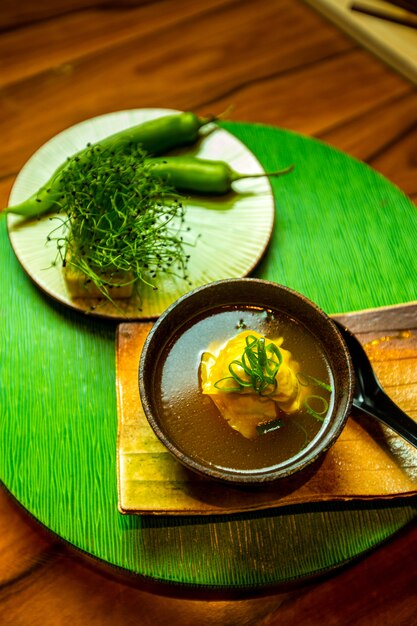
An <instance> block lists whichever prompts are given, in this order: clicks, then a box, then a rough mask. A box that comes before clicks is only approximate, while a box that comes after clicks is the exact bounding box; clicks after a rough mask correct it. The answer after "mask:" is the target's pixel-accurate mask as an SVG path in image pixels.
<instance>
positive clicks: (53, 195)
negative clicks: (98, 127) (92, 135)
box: [0, 112, 214, 217]
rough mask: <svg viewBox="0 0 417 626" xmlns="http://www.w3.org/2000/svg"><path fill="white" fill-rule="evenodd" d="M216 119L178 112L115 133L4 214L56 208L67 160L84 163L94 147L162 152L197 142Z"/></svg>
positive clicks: (26, 214)
mask: <svg viewBox="0 0 417 626" xmlns="http://www.w3.org/2000/svg"><path fill="white" fill-rule="evenodd" d="M213 119H214V118H213V117H198V116H197V115H196V114H195V113H191V112H185V113H174V114H172V115H166V116H163V117H158V118H156V119H154V120H149V121H148V122H143V123H142V124H138V125H137V126H133V127H132V128H127V129H125V130H121V131H119V132H117V133H114V134H113V135H110V136H108V137H106V138H105V139H101V140H100V141H99V142H98V143H97V144H94V145H93V146H91V145H89V146H87V147H86V148H85V149H83V150H81V151H80V152H78V153H76V154H75V155H73V156H72V157H70V158H69V159H68V160H67V161H66V162H65V163H63V164H61V165H60V166H59V167H58V169H57V170H55V172H54V173H53V174H52V176H51V178H50V179H49V180H48V182H47V183H45V185H43V186H42V187H41V188H40V189H39V190H38V191H37V192H36V193H34V194H33V195H32V196H30V197H29V198H27V199H26V200H24V201H23V202H21V203H20V204H17V205H14V206H11V207H7V208H5V209H3V211H2V212H1V213H0V215H1V214H2V213H4V214H6V213H16V214H17V215H22V216H24V217H34V216H37V215H41V214H42V213H46V212H47V211H50V210H52V209H54V208H55V207H56V205H57V203H58V202H59V201H60V199H61V197H62V192H61V190H60V180H61V174H62V172H63V171H64V170H65V167H66V165H67V163H68V162H69V161H73V160H74V159H75V160H77V161H80V164H82V162H83V161H84V160H86V159H88V158H89V157H88V154H89V152H90V151H91V149H97V150H101V149H103V150H109V149H110V150H114V151H115V152H118V153H120V152H125V151H128V150H129V148H130V147H131V145H132V144H134V145H137V146H140V147H141V148H142V149H143V150H144V151H145V152H147V153H148V154H161V153H163V152H165V151H166V150H170V149H172V148H177V147H180V146H184V145H188V144H192V143H194V142H195V141H196V140H197V138H198V136H199V131H200V128H202V126H204V125H206V124H208V123H209V122H211V121H213Z"/></svg>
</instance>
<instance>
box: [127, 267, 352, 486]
mask: <svg viewBox="0 0 417 626" xmlns="http://www.w3.org/2000/svg"><path fill="white" fill-rule="evenodd" d="M249 283H250V284H253V285H259V286H260V287H263V288H271V289H273V290H278V291H279V292H280V293H281V294H287V295H291V297H294V298H296V299H297V300H301V301H302V302H303V306H305V307H307V308H309V309H312V310H314V311H315V313H316V315H318V316H319V317H320V318H321V319H322V321H323V322H324V323H325V324H326V325H327V327H328V328H329V331H330V332H331V334H332V337H333V339H334V340H335V341H336V342H337V346H338V348H337V349H338V353H339V355H340V356H342V358H343V363H344V366H345V377H346V379H345V383H346V384H345V385H344V389H343V393H342V398H341V399H340V402H339V404H340V405H341V406H340V407H339V410H338V412H337V414H336V416H335V415H333V414H332V417H331V418H330V419H326V420H325V422H324V425H323V427H321V428H320V429H319V431H318V433H317V434H316V435H315V437H314V438H313V439H312V441H310V442H309V443H308V444H307V446H306V447H305V448H303V449H302V450H300V451H299V452H298V453H297V454H296V455H293V456H292V457H290V458H289V459H286V460H285V461H283V462H281V463H279V464H277V465H275V466H269V467H265V468H259V469H255V470H234V471H233V470H232V469H231V468H220V467H217V466H215V465H209V464H204V463H203V462H199V461H198V460H197V459H196V458H194V457H193V456H190V455H188V454H187V453H186V452H185V451H183V450H181V449H180V448H179V446H177V445H176V444H175V443H174V442H173V441H172V440H171V439H170V438H169V436H168V435H167V434H166V433H165V431H164V430H163V428H161V426H160V423H159V421H158V419H157V418H156V416H155V415H154V411H153V408H152V402H151V400H152V394H151V393H150V390H149V389H148V386H147V385H146V383H145V377H146V372H147V371H148V369H149V368H150V367H152V368H153V369H155V367H156V366H155V364H150V363H149V362H148V359H149V356H148V355H149V354H151V353H152V348H153V345H154V344H155V342H158V339H159V335H160V334H161V333H163V331H164V326H165V325H167V324H168V322H169V320H170V319H171V317H172V315H173V312H176V311H178V310H179V309H180V308H181V306H182V305H183V304H184V303H186V302H189V301H191V300H192V299H198V298H199V296H200V294H202V293H205V292H212V291H215V290H216V289H218V288H219V287H220V288H221V287H222V286H232V285H244V284H246V285H247V284H249ZM244 300H245V297H242V301H241V302H238V301H234V302H233V303H232V302H231V303H228V302H225V303H224V306H233V305H236V304H238V305H242V306H245V302H244ZM222 304H223V303H222V302H221V301H220V302H218V303H216V304H215V305H211V304H206V305H204V304H201V305H199V306H198V307H197V308H196V310H195V313H194V315H193V316H191V317H190V318H188V319H186V320H184V321H183V322H182V323H181V324H177V325H175V330H174V331H173V332H171V333H169V338H170V337H172V336H173V334H174V332H175V331H177V332H178V331H179V332H181V328H182V327H184V326H185V325H186V324H188V323H189V322H190V320H192V319H193V317H198V316H200V315H201V314H202V313H204V312H205V311H207V310H210V309H212V308H217V307H219V306H222ZM254 304H255V302H251V301H250V299H249V302H246V305H247V306H251V305H254ZM261 306H262V303H261ZM264 306H267V305H264ZM268 306H269V305H268ZM270 308H273V307H272V306H271V307H270ZM277 308H279V307H277ZM283 311H284V312H285V309H283ZM287 314H288V313H287ZM293 317H294V318H295V319H297V316H296V315H293ZM167 320H168V322H167ZM298 321H299V322H300V323H302V324H303V325H304V326H306V324H305V323H304V322H303V321H302V320H298ZM307 330H309V329H307ZM310 332H312V334H313V335H314V336H315V337H316V338H317V339H318V340H319V341H321V339H320V338H319V337H317V335H316V334H315V333H314V332H313V331H311V330H310ZM169 338H167V337H165V339H164V341H163V342H161V343H162V345H160V346H159V349H158V352H159V353H161V352H162V350H163V348H164V347H165V345H166V344H167V342H168V341H169ZM324 348H325V346H324V344H323V349H324ZM324 351H325V354H326V356H327V360H328V361H331V359H330V358H329V355H328V351H327V350H325V349H324ZM332 364H333V363H332V362H329V367H330V368H331V370H332V376H333V378H334V379H335V372H334V367H332ZM138 383H139V395H140V402H141V404H142V407H143V411H144V413H145V416H146V418H147V420H148V423H149V425H150V427H151V428H152V430H153V432H154V433H155V435H156V436H157V438H158V439H159V440H160V441H161V442H162V444H163V445H164V446H165V447H166V449H167V450H168V451H169V452H170V453H171V454H172V455H173V456H174V457H175V458H176V459H177V461H179V462H180V463H181V464H182V465H184V466H185V467H187V468H188V469H190V470H192V471H194V472H196V473H197V474H200V475H202V476H205V477H206V478H207V477H209V478H211V479H215V480H218V481H220V482H223V483H229V484H235V485H239V484H240V485H248V486H250V485H259V484H268V483H271V482H276V481H277V480H279V479H281V478H286V477H288V476H290V475H292V474H295V473H297V474H298V473H299V472H300V471H301V470H303V469H304V468H306V467H307V466H310V465H312V464H313V463H314V462H315V461H316V460H317V459H318V458H319V457H321V456H322V455H323V454H324V453H325V452H326V451H327V450H328V449H329V448H330V447H331V446H332V445H333V444H334V443H335V441H336V440H337V439H338V437H339V435H340V433H341V432H342V430H343V428H344V426H345V423H346V421H347V419H348V416H349V412H350V408H351V406H352V401H353V396H354V389H355V374H354V369H353V364H352V360H351V356H350V352H349V350H348V348H347V345H346V342H345V341H344V339H343V337H342V335H341V333H340V331H339V330H338V328H337V326H336V324H335V323H334V321H333V320H332V319H331V317H330V316H329V315H327V313H325V312H324V311H323V310H322V309H321V308H320V307H319V306H318V305H317V304H316V303H315V302H313V301H312V300H310V299H309V298H308V297H307V296H305V295H304V294H302V293H300V292H298V291H296V290H294V289H292V288H290V287H287V286H285V285H282V284H280V283H277V282H272V281H268V280H264V279H259V278H252V277H244V278H227V279H222V280H218V281H214V282H211V283H207V284H206V285H202V286H199V287H196V288H195V289H192V290H191V291H189V292H187V293H186V294H184V295H182V296H181V297H180V298H178V299H177V300H176V301H175V302H173V303H172V304H171V305H170V306H169V307H168V308H167V309H166V310H165V311H164V312H163V313H162V314H161V315H160V317H159V318H158V319H157V320H156V321H155V323H154V325H153V326H152V328H151V330H150V331H149V333H148V335H147V337H146V339H145V342H144V345H143V348H142V352H141V356H140V360H139V368H138ZM333 410H334V409H333ZM336 418H337V419H336Z"/></svg>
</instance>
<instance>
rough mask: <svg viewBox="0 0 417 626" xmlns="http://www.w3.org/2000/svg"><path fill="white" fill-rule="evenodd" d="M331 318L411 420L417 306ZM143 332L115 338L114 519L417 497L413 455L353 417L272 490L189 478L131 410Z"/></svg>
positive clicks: (415, 394) (143, 326)
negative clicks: (316, 459)
mask: <svg viewBox="0 0 417 626" xmlns="http://www.w3.org/2000/svg"><path fill="white" fill-rule="evenodd" d="M334 317H336V318H338V319H339V320H341V321H343V322H344V323H345V324H346V326H348V327H349V328H350V329H351V330H352V331H353V332H355V333H356V334H357V335H358V337H359V339H360V340H361V342H362V343H363V345H364V347H365V349H366V351H367V353H368V355H369V357H370V359H371V361H372V363H373V366H374V369H375V371H376V373H377V375H378V377H379V379H380V381H381V383H382V384H383V386H384V387H385V389H386V391H387V392H388V394H389V395H390V396H391V398H392V399H393V400H394V401H395V402H396V403H397V404H398V405H399V406H400V407H401V408H402V409H403V410H404V411H406V412H407V413H408V414H409V415H410V416H412V417H413V418H415V419H416V420H417V304H410V305H401V306H395V307H387V308H382V309H374V310H367V311H362V312H359V313H350V314H346V315H338V316H334ZM151 327H152V324H151V323H125V324H121V325H119V327H118V329H117V350H116V364H117V375H116V377H117V399H118V417H119V427H118V446H117V456H118V495H119V500H118V504H119V510H120V511H121V512H122V513H141V514H171V515H175V514H181V515H184V514H187V515H202V514H220V513H237V512H243V511H251V510H257V509H268V508H272V507H279V506H284V505H293V504H304V503H311V502H325V501H339V500H352V499H361V500H362V499H368V500H369V499H374V498H395V497H399V496H401V497H404V496H411V495H416V494H417V450H416V449H414V448H413V446H411V445H410V444H408V443H407V442H405V441H404V440H403V439H402V438H401V437H399V436H397V435H396V434H395V433H393V432H392V431H391V430H390V429H389V428H387V427H385V426H383V425H382V424H380V423H379V422H377V421H376V420H372V419H370V418H367V417H366V416H364V415H363V414H360V413H359V412H357V411H356V412H355V411H352V414H351V416H350V418H349V419H348V422H347V424H346V427H345V428H344V430H343V432H342V434H341V436H340V438H339V439H338V441H337V442H336V444H335V445H334V446H333V447H332V448H331V449H330V450H329V452H328V453H327V454H326V455H325V457H324V459H323V461H322V462H321V464H319V465H318V466H317V465H314V466H312V467H311V468H309V469H307V470H305V471H304V472H302V473H301V474H300V475H297V476H295V477H291V478H288V479H285V480H282V481H280V482H279V483H278V484H277V485H274V486H269V487H263V488H257V489H256V490H254V489H251V490H248V489H245V490H242V489H239V488H236V487H229V486H227V485H223V484H219V483H215V482H213V481H210V480H206V479H204V478H201V477H199V476H197V475H196V474H194V473H193V472H190V471H189V470H187V469H186V468H184V467H183V466H182V465H181V464H179V463H178V462H177V461H176V460H175V459H174V458H173V457H172V456H171V454H170V453H169V452H168V451H167V450H166V449H165V447H164V446H163V445H162V444H161V443H160V441H159V440H158V439H157V437H156V436H155V435H154V433H153V431H152V430H151V428H150V426H149V424H148V422H147V420H146V417H145V415H144V412H143V410H142V406H141V403H140V398H139V391H138V383H137V381H138V363H139V358H140V353H141V350H142V346H143V343H144V341H145V338H146V336H147V334H148V332H149V330H150V328H151Z"/></svg>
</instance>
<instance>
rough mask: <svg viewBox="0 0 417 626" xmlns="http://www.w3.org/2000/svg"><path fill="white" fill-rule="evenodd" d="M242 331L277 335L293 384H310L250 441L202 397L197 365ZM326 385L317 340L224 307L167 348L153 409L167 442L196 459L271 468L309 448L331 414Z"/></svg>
mask: <svg viewBox="0 0 417 626" xmlns="http://www.w3.org/2000/svg"><path fill="white" fill-rule="evenodd" d="M243 330H251V331H255V332H256V333H259V334H260V335H262V336H264V337H267V338H268V339H270V340H274V339H277V338H283V342H282V348H285V350H288V351H290V352H291V355H292V357H293V359H294V360H295V361H296V362H297V363H298V365H299V372H298V373H297V377H298V380H299V381H300V383H302V385H303V386H305V387H308V395H307V396H306V402H303V403H302V405H301V406H300V408H299V409H298V410H296V411H295V412H291V413H285V412H284V411H281V410H280V408H277V416H276V419H275V420H273V421H271V422H270V423H269V424H270V425H269V426H268V423H266V424H261V425H260V428H258V429H257V433H256V436H255V437H253V436H250V437H248V436H243V435H242V434H241V432H239V431H238V430H236V429H235V428H232V427H231V426H230V424H229V423H228V421H227V420H226V419H225V418H224V416H223V415H222V414H221V412H220V411H219V409H218V408H217V406H216V404H215V403H214V402H213V400H212V398H211V397H210V395H207V394H203V393H202V380H201V363H202V359H203V360H204V355H205V354H206V352H207V350H209V349H210V348H211V347H212V346H221V345H223V344H226V343H227V342H228V341H230V340H231V339H232V338H233V337H237V336H238V335H239V333H242V331H243ZM317 382H320V383H324V385H325V387H323V386H322V385H318V384H317ZM330 388H333V380H332V376H331V372H330V368H329V365H328V363H327V360H326V357H325V354H324V353H323V350H322V348H321V346H320V342H319V341H318V340H317V338H315V337H314V336H313V335H312V334H311V333H310V332H309V331H308V330H307V329H306V328H305V327H304V326H303V325H302V324H300V323H299V322H297V321H295V320H294V319H292V318H290V317H289V316H287V315H286V314H283V313H282V312H279V311H273V310H270V309H268V310H265V309H261V308H256V307H245V308H242V307H222V308H219V309H212V310H210V311H208V312H207V313H206V314H204V315H202V316H201V317H196V318H194V319H192V320H191V321H190V322H189V323H186V324H185V325H184V326H183V328H182V329H181V332H180V333H178V335H177V336H175V337H174V338H173V339H172V340H171V341H170V343H169V344H168V345H167V346H166V347H165V349H164V351H163V353H162V355H161V358H160V360H159V363H158V365H157V370H156V403H157V411H158V414H159V419H160V420H161V421H163V423H164V428H165V429H166V431H167V433H168V435H169V437H170V439H171V440H172V441H173V443H174V444H175V445H176V447H177V448H178V449H179V450H181V451H183V452H184V453H186V454H189V455H191V456H193V457H194V458H195V459H197V460H199V461H202V462H203V463H205V464H207V463H209V464H210V465H213V466H215V467H217V468H224V469H229V470H230V469H232V470H233V469H235V470H245V471H248V470H249V471H254V472H256V471H259V470H265V469H266V468H273V467H276V466H278V465H280V464H282V463H283V462H285V461H287V460H288V459H290V458H292V457H294V456H295V455H296V454H297V453H299V452H300V451H301V450H303V449H304V448H305V447H306V446H308V444H309V443H310V442H311V441H312V440H313V439H314V438H315V436H316V435H317V434H318V432H319V431H320V429H321V428H322V426H323V423H324V422H325V421H326V415H327V414H329V413H330V411H331V408H332V395H333V394H332V392H331V390H329V389H330ZM254 393H255V392H254ZM228 395H229V397H230V393H229V394H228ZM233 395H235V396H237V395H239V394H237V393H234V394H233ZM255 395H256V393H255ZM265 426H266V428H265Z"/></svg>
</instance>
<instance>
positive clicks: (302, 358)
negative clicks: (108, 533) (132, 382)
mask: <svg viewBox="0 0 417 626" xmlns="http://www.w3.org/2000/svg"><path fill="white" fill-rule="evenodd" d="M139 390H140V397H141V401H142V405H143V409H144V412H145V415H146V417H147V419H148V421H149V424H150V425H151V427H152V429H153V431H154V432H155V434H156V435H157V437H158V438H159V439H160V440H161V441H162V443H163V444H164V445H165V446H166V448H167V449H168V450H169V451H170V452H171V453H172V454H173V455H174V456H175V457H176V458H177V459H178V461H180V462H181V463H183V464H184V465H185V466H186V467H188V468H189V469H190V470H193V471H195V472H198V473H200V474H203V475H204V476H207V477H211V478H214V479H218V480H221V481H226V482H229V483H235V484H244V485H250V484H259V483H269V482H272V481H275V480H277V479H280V478H283V477H286V476H289V475H291V474H293V473H294V472H298V471H300V470H302V469H303V468H305V467H306V466H307V465H309V464H311V463H313V462H314V461H315V460H316V459H318V458H319V456H320V455H322V454H323V453H324V452H325V451H326V450H327V449H328V448H329V447H330V446H331V445H332V444H333V443H334V442H335V440H336V439H337V437H338V436H339V434H340V432H341V430H342V428H343V426H344V424H345V421H346V419H347V417H348V413H349V409H350V406H351V402H352V396H353V390H354V374H353V369H352V364H351V361H350V356H349V353H348V350H347V348H346V345H345V343H344V341H343V339H342V337H341V335H340V334H339V331H338V330H337V328H336V326H335V324H334V323H333V322H332V320H331V319H330V318H329V317H328V316H327V315H326V314H325V313H324V312H323V311H322V310H321V309H319V307H317V306H316V305H315V304H314V303H313V302H311V301H310V300H308V299H307V298H306V297H305V296H303V295H301V294H299V293H297V292H295V291H294V290H292V289H289V288H288V287H284V286H282V285H278V284H276V283H271V282H267V281H263V280H258V279H252V278H241V279H230V280H222V281H219V282H215V283H210V284H208V285H205V286H203V287H200V288H198V289H195V290H194V291H191V292H189V293H188V294H186V295H185V296H183V297H182V298H180V299H179V300H177V301H176V302H175V303H174V304H173V305H172V306H170V307H169V308H168V309H167V310H166V311H165V312H164V313H163V314H162V315H161V317H160V318H159V319H158V320H157V321H156V323H155V325H154V326H153V328H152V330H151V331H150V333H149V335H148V337H147V339H146V341H145V345H144V348H143V351H142V355H141V360H140V364H139Z"/></svg>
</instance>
